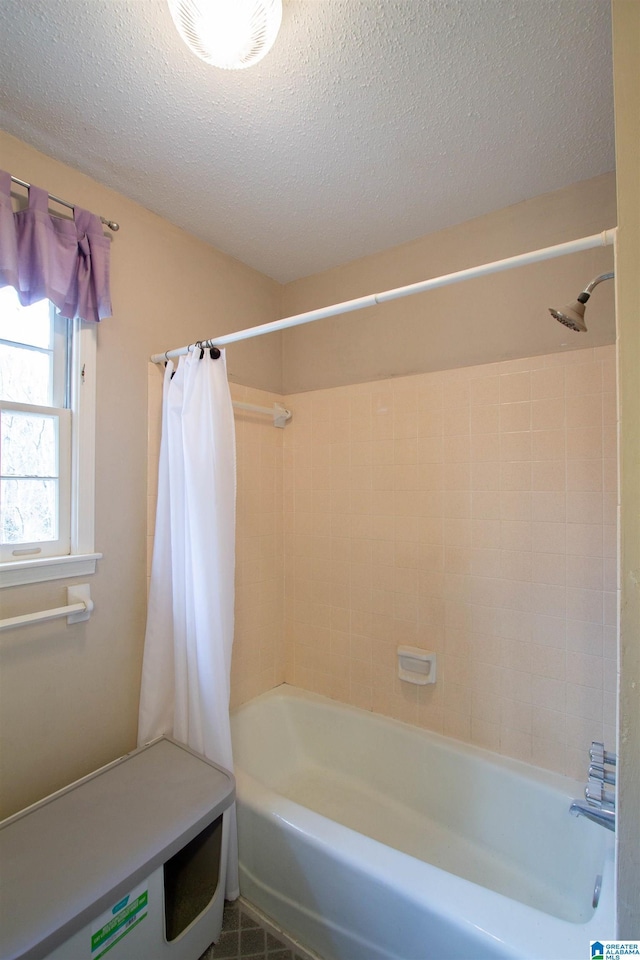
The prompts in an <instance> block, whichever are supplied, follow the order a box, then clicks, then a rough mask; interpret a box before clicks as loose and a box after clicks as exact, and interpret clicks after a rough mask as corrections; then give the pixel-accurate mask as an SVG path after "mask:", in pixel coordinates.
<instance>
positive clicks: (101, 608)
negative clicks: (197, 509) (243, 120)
mask: <svg viewBox="0 0 640 960" xmlns="http://www.w3.org/2000/svg"><path fill="white" fill-rule="evenodd" d="M0 167H2V168H3V169H5V170H8V171H9V172H11V173H12V174H14V175H15V176H17V177H19V178H21V179H23V180H26V181H28V182H33V183H36V184H38V185H39V186H42V187H44V188H45V189H47V190H49V191H50V192H51V193H54V194H56V195H57V196H61V197H64V198H66V199H69V200H71V201H74V202H77V203H78V204H80V205H81V206H84V207H86V208H88V209H90V210H93V211H95V212H96V213H98V214H102V215H104V216H108V217H109V218H112V219H114V220H117V221H118V222H119V223H120V231H119V233H117V234H115V235H114V237H113V244H112V292H113V304H114V316H113V317H112V318H111V319H108V320H105V321H104V322H103V323H102V324H101V325H100V329H99V331H98V358H97V359H98V373H97V380H98V382H97V423H96V450H97V452H96V466H97V482H96V549H97V550H98V551H100V552H102V553H103V554H104V559H103V560H101V561H99V563H98V572H97V574H96V575H95V576H93V577H91V578H89V579H90V580H91V591H92V596H93V599H94V601H95V612H94V614H93V616H92V617H91V620H90V621H89V622H88V623H86V624H78V625H75V626H73V627H68V626H67V624H66V623H65V622H64V621H62V622H60V621H58V622H57V623H55V624H47V625H40V626H34V627H29V628H27V627H24V628H21V629H20V630H16V631H13V632H12V633H6V634H3V637H2V642H1V644H0V684H1V687H0V732H1V735H2V742H1V749H0V763H1V765H2V767H1V773H0V780H1V783H2V801H1V811H0V814H1V815H7V814H9V813H11V812H12V811H14V810H16V809H18V808H20V807H21V806H23V805H24V804H27V803H30V802H32V801H34V800H36V799H38V798H39V797H41V796H43V795H45V794H46V793H48V792H49V791H51V790H53V789H56V788H58V787H60V786H62V785H63V784H66V783H68V782H69V781H70V780H72V779H74V778H76V777H78V776H80V775H82V774H85V773H87V772H88V771H90V770H93V769H94V768H95V767H96V766H98V765H100V764H101V763H104V762H106V761H109V760H112V759H113V758H114V757H116V756H119V755H120V754H122V753H123V752H124V751H126V750H129V749H131V748H132V747H133V746H134V745H135V738H136V729H137V709H138V692H139V679H140V665H141V657H142V644H143V639H144V623H145V603H146V576H145V575H146V549H145V547H146V519H147V485H146V481H147V381H148V375H147V369H148V358H149V355H150V354H151V353H155V352H158V351H160V350H164V349H168V348H171V347H178V346H181V345H182V344H184V343H187V342H189V341H192V340H195V339H196V338H199V337H203V336H209V335H212V334H215V333H216V332H221V333H223V332H227V331H229V330H233V329H239V328H240V327H245V326H247V325H252V324H258V323H264V322H267V321H269V320H273V319H276V318H277V317H278V316H279V315H280V287H279V285H278V284H276V283H274V282H273V281H271V280H269V279H267V278H266V277H264V276H262V275H261V274H259V273H257V272H256V271H254V270H252V269H250V268H248V267H246V266H244V265H243V264H241V263H239V262H238V261H236V260H233V259H232V258H231V257H228V256H226V255H224V254H222V253H220V252H218V251H216V250H214V249H213V248H212V247H209V246H207V245H206V244H204V243H202V242H201V241H199V240H197V239H195V238H194V237H192V236H190V235H189V234H187V233H185V232H184V231H182V230H180V229H178V228H177V227H175V226H173V225H171V224H170V223H168V222H166V221H164V220H162V219H160V218H159V217H157V216H155V215H153V214H151V213H149V212H148V211H147V210H145V209H143V208H142V207H140V206H139V205H137V204H135V203H132V202H131V201H129V200H127V199H126V198H125V197H124V196H121V195H120V194H117V193H115V192H113V191H111V190H108V189H106V188H105V187H103V186H101V185H100V184H98V183H96V182H94V181H92V180H91V179H89V178H88V177H85V176H83V175H81V174H79V173H77V172H76V171H74V170H72V169H70V168H69V167H66V166H64V165H62V164H60V163H57V162H55V161H53V160H51V159H50V158H48V157H46V156H44V155H43V154H40V153H38V152H36V151H35V150H33V149H31V148H30V147H28V146H27V145H25V144H23V143H21V142H20V141H18V140H16V139H14V138H12V137H10V136H8V135H6V134H4V133H0ZM228 361H229V369H230V375H231V378H232V379H233V380H236V381H241V382H245V383H251V384H253V385H254V386H256V387H263V388H265V389H274V388H275V389H277V388H279V386H280V379H281V367H280V343H279V340H278V336H271V337H268V338H261V339H258V340H255V341H252V342H250V343H247V344H239V345H237V347H233V348H230V349H229V351H228ZM69 582H70V581H67V580H58V581H54V582H52V583H49V584H43V585H40V584H39V585H33V586H23V587H17V588H12V589H5V590H2V591H1V593H0V603H1V604H2V611H3V616H7V617H8V616H16V615H18V614H22V613H26V612H29V611H32V610H39V609H43V608H46V607H51V606H59V605H61V604H62V603H65V602H66V585H67V584H68V583H69Z"/></svg>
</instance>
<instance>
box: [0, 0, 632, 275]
mask: <svg viewBox="0 0 640 960" xmlns="http://www.w3.org/2000/svg"><path fill="white" fill-rule="evenodd" d="M0 36H1V38H2V57H1V58H0V127H2V128H3V129H5V130H7V131H8V132H9V133H12V134H14V135H15V136H17V137H20V138H21V139H23V140H26V141H27V142H28V143H31V144H33V145H34V146H35V147H37V148H38V149H40V150H42V151H44V152H45V153H48V154H50V155H51V156H54V157H56V158H57V159H59V160H62V161H64V162H66V163H68V164H70V165H71V166H73V167H76V168H78V169H79V170H82V171H83V172H85V173H87V174H90V175H91V176H93V177H94V178H95V179H97V180H99V181H101V182H103V183H105V184H107V185H108V186H110V187H113V188H114V189H116V190H119V191H120V192H121V193H124V194H125V195H127V196H128V197H131V198H132V199H134V200H137V201H139V202H140V203H142V204H143V205H144V206H146V207H148V208H149V209H150V210H153V211H154V212H156V213H158V214H160V215H162V216H164V217H166V218H167V219H169V220H171V221H172V222H174V223H176V224H178V225H179V226H181V227H184V228H185V229H187V230H189V231H190V232H192V233H194V234H196V235H197V236H199V237H201V238H203V239H204V240H207V241H209V242H210V243H212V244H213V245H214V246H216V247H218V248H219V249H221V250H224V251H226V252H227V253H230V254H231V255H233V256H235V257H237V258H239V259H240V260H242V261H244V262H245V263H248V264H250V265H251V266H253V267H255V268H257V269H258V270H261V271H262V272H263V273H266V274H268V275H269V276H271V277H274V278H275V279H277V280H280V281H282V282H285V281H288V280H292V279H295V278H298V277H301V276H306V275H308V274H311V273H315V272H317V271H320V270H324V269H326V268H328V267H331V266H335V265H337V264H340V263H344V262H346V261H348V260H352V259H354V258H357V257H361V256H364V255H365V254H368V253H373V252H375V251H378V250H381V249H384V248H386V247H390V246H393V245H395V244H398V243H401V242H403V241H406V240H410V239H413V238H415V237H418V236H422V235H423V234H426V233H431V232H432V231H435V230H439V229H442V228H443V227H446V226H450V225H452V224H455V223H460V222H462V221H464V220H468V219H470V218H472V217H476V216H480V215H481V214H484V213H487V212H489V211H491V210H495V209H498V208H500V207H504V206H507V205H509V204H512V203H516V202H519V201H521V200H524V199H527V198H530V197H533V196H537V195H539V194H542V193H546V192H548V191H551V190H555V189H559V188H561V187H563V186H566V185H568V184H570V183H574V182H576V181H578V180H584V179H587V178H589V177H592V176H596V175H598V174H600V173H604V172H606V171H608V170H612V169H613V166H614V147H613V103H612V78H611V44H610V12H609V0H303V2H296V0H284V14H283V23H282V29H281V31H280V34H279V36H278V39H277V41H276V45H275V47H274V48H273V49H272V50H271V52H270V53H269V54H268V55H267V57H265V59H264V60H263V61H261V63H259V64H257V65H256V66H254V67H252V68H250V69H247V70H241V71H222V70H217V69H216V68H214V67H210V66H207V65H206V64H204V63H202V62H201V61H200V60H198V59H197V58H196V57H194V56H193V55H192V54H191V53H190V52H189V51H188V50H187V48H186V47H185V46H184V45H183V43H182V41H181V40H180V38H179V37H178V35H177V33H176V31H175V28H174V26H173V23H172V21H171V17H170V14H169V10H168V8H167V5H166V2H165V0H0ZM12 172H13V173H15V174H16V175H17V176H20V171H12ZM104 213H105V215H107V216H108V215H109V211H104Z"/></svg>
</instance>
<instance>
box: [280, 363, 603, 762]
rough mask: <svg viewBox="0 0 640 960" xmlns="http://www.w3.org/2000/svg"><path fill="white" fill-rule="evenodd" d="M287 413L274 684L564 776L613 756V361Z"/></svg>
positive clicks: (337, 398)
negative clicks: (279, 676) (428, 655)
mask: <svg viewBox="0 0 640 960" xmlns="http://www.w3.org/2000/svg"><path fill="white" fill-rule="evenodd" d="M286 403H287V405H289V406H290V407H291V408H292V409H293V411H294V419H293V421H292V423H291V424H290V425H289V426H288V427H287V430H286V433H285V440H284V442H285V490H284V493H285V496H284V518H285V629H286V637H287V645H286V673H285V677H286V680H287V681H288V682H291V683H294V684H297V685H299V686H302V687H305V688H309V689H311V690H315V691H318V692H319V693H323V694H326V695H328V696H330V697H334V698H336V699H339V700H343V701H347V702H349V703H352V704H355V705H357V706H359V707H363V708H365V709H367V710H374V711H376V712H379V713H384V714H388V715H390V716H393V717H396V718H398V719H400V720H403V721H406V722H408V723H412V724H417V725H419V726H424V727H428V728H430V729H433V730H437V731H440V732H443V733H445V734H449V735H451V736H454V737H457V738H459V739H462V740H466V741H471V742H473V743H476V744H480V745H482V746H485V747H488V748H490V749H492V750H497V751H499V752H501V753H504V754H508V755H510V756H514V757H517V758H519V759H522V760H525V761H529V762H532V763H534V764H536V765H539V766H543V767H548V768H551V769H554V770H559V771H562V772H567V773H569V774H571V775H574V776H577V777H580V778H582V777H583V776H584V772H585V757H586V746H587V745H588V744H589V742H590V741H591V740H592V739H597V740H601V739H603V738H604V739H606V741H607V742H609V743H612V744H613V743H614V740H615V735H614V703H615V685H616V627H615V624H616V593H615V590H616V561H615V554H616V423H615V420H616V406H615V360H614V347H613V346H612V347H605V348H597V349H589V350H579V351H574V352H571V353H563V354H559V355H553V356H547V357H536V358H533V359H527V360H518V361H509V362H504V363H495V364H491V365H488V366H478V367H470V368H465V369H459V370H452V371H447V372H443V373H431V374H424V375H421V376H412V377H405V378H401V379H396V380H389V381H378V382H375V383H366V384H359V385H355V386H352V387H346V388H345V387H341V388H336V389H330V390H321V391H317V392H314V393H303V394H299V395H296V396H290V397H287V398H286ZM401 643H402V644H405V643H408V644H411V645H415V646H419V647H424V648H427V649H429V650H434V651H435V652H436V653H437V655H438V664H437V667H438V681H437V683H436V684H435V685H430V686H423V687H418V686H415V685H410V684H408V683H405V682H400V681H399V680H398V679H397V676H396V674H397V667H396V647H397V645H398V644H401Z"/></svg>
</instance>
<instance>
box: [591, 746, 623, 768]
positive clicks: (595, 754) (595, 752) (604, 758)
mask: <svg viewBox="0 0 640 960" xmlns="http://www.w3.org/2000/svg"><path fill="white" fill-rule="evenodd" d="M589 759H590V760H591V762H592V763H595V764H598V765H599V766H601V767H603V766H604V765H605V763H606V764H608V765H609V766H610V767H615V766H616V762H617V759H618V758H617V756H616V754H615V753H611V752H610V751H609V750H605V748H604V743H600V742H599V741H598V740H593V741H592V743H591V747H590V748H589Z"/></svg>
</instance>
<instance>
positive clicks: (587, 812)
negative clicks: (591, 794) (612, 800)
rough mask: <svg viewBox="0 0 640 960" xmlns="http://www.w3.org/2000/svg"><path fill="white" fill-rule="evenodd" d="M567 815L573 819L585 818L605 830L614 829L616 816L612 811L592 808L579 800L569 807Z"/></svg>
mask: <svg viewBox="0 0 640 960" xmlns="http://www.w3.org/2000/svg"><path fill="white" fill-rule="evenodd" d="M569 813H570V814H572V815H573V816H574V817H586V818H587V819H588V820H591V821H593V823H599V824H600V826H601V827H606V828H607V830H613V831H614V832H615V829H616V814H615V811H614V810H605V809H603V808H601V807H596V806H592V805H591V804H590V803H583V802H582V801H581V800H574V801H573V802H572V804H571V806H570V807H569Z"/></svg>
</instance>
